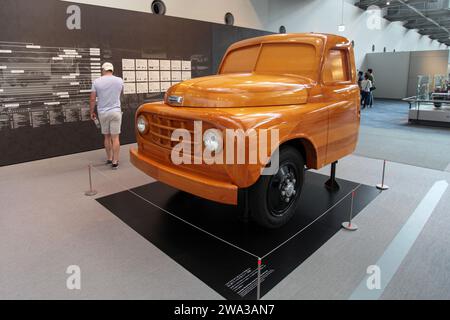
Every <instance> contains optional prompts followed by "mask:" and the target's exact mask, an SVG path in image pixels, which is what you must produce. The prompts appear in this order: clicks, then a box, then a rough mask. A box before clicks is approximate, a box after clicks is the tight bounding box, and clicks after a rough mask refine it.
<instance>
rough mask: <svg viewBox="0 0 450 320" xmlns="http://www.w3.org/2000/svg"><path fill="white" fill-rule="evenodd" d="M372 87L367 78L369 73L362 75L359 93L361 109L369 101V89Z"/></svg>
mask: <svg viewBox="0 0 450 320" xmlns="http://www.w3.org/2000/svg"><path fill="white" fill-rule="evenodd" d="M371 88H372V81H370V79H369V75H368V74H367V73H366V74H365V75H364V80H363V81H361V94H362V109H365V108H366V106H367V105H368V104H369V102H370V93H371V91H370V89H371Z"/></svg>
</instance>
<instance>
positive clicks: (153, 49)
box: [0, 0, 267, 166]
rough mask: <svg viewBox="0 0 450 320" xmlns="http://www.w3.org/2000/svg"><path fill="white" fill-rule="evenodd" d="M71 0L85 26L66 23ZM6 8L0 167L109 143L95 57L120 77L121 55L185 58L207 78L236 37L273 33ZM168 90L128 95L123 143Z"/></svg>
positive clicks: (103, 11) (46, 0) (16, 5)
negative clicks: (96, 93) (97, 107)
mask: <svg viewBox="0 0 450 320" xmlns="http://www.w3.org/2000/svg"><path fill="white" fill-rule="evenodd" d="M71 5H76V6H77V7H78V8H79V9H80V21H81V24H80V26H81V29H80V30H78V29H74V30H69V28H68V27H67V24H66V22H67V19H68V18H70V16H71V13H69V14H68V13H67V9H68V7H69V6H71ZM0 10H1V11H0V166H4V165H10V164H14V163H20V162H25V161H31V160H38V159H44V158H48V157H54V156H60V155H65V154H71V153H77V152H82V151H88V150H92V149H97V148H100V147H102V138H101V135H100V132H99V130H98V129H97V128H96V127H95V125H94V124H93V122H92V121H90V120H89V119H88V118H87V117H88V114H87V108H88V106H89V93H88V92H87V90H88V89H89V88H90V86H91V80H92V73H96V72H97V71H93V70H94V69H93V68H98V66H94V67H93V66H92V63H93V61H92V59H95V58H97V60H99V61H97V60H96V61H95V62H96V63H97V64H98V63H103V62H104V61H110V62H112V63H113V64H114V65H115V68H116V75H118V76H122V59H167V60H186V61H191V65H192V67H191V70H192V77H200V76H205V75H210V74H213V73H215V72H216V70H217V67H218V65H219V63H220V60H221V59H222V56H223V54H224V52H225V50H226V48H227V47H228V46H229V45H230V44H231V43H233V42H235V41H238V40H241V39H245V38H250V37H255V36H260V35H264V34H267V32H264V31H259V30H252V29H246V28H239V27H233V26H226V25H220V24H214V23H208V22H201V21H195V20H189V19H181V18H175V17H167V16H157V15H153V14H149V13H140V12H134V11H126V10H118V9H111V8H105V7H98V6H90V5H82V4H76V3H69V2H63V1H58V0H39V1H30V0H0ZM91 48H95V49H91ZM97 49H100V50H99V52H100V54H99V55H97V53H96V52H97V51H96V50H97ZM65 50H67V51H65ZM92 50H94V51H92ZM72 51H74V52H76V53H72ZM65 54H67V55H68V56H69V58H67V57H64V58H60V56H61V55H63V56H64V55H65ZM72 54H73V56H71V55H72ZM94 57H95V58H94ZM91 58H92V59H91ZM55 59H57V60H55ZM58 59H61V60H58ZM70 77H74V78H70ZM162 97H163V93H140V94H127V95H125V96H124V98H123V111H124V119H123V128H122V129H123V134H122V143H131V142H134V141H135V138H134V114H135V111H136V108H137V107H138V106H139V105H141V104H142V103H145V102H151V101H157V100H160V99H161V98H162Z"/></svg>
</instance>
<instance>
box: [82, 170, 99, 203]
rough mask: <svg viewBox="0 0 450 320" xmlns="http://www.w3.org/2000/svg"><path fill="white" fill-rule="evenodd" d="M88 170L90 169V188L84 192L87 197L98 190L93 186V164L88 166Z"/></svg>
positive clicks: (93, 194)
mask: <svg viewBox="0 0 450 320" xmlns="http://www.w3.org/2000/svg"><path fill="white" fill-rule="evenodd" d="M88 171H89V190H88V191H86V192H85V193H84V194H85V195H86V196H87V197H92V196H95V195H96V194H97V191H95V190H94V188H93V187H92V164H90V165H89V166H88Z"/></svg>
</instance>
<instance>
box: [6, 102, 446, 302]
mask: <svg viewBox="0 0 450 320" xmlns="http://www.w3.org/2000/svg"><path fill="white" fill-rule="evenodd" d="M380 109H381V108H380ZM380 109H379V110H377V111H375V109H373V110H367V111H364V112H363V117H364V116H365V117H369V116H374V117H375V116H376V112H377V113H379V112H381V111H380ZM370 112H372V114H371V115H370V114H369V113H370ZM365 121H366V120H363V128H362V137H361V141H363V142H364V141H365V140H367V141H369V140H371V139H372V138H371V137H369V136H368V135H365V132H367V131H369V130H370V129H371V128H370V127H369V126H367V125H365V124H364V122H365ZM394 130H396V129H394ZM421 130H423V128H422V129H421ZM372 133H373V132H372ZM418 135H420V133H419V134H418ZM373 136H375V135H373ZM373 136H372V137H373ZM447 141H448V140H447ZM447 143H448V142H447ZM384 147H385V146H384V145H383V144H381V145H380V150H381V148H384ZM128 148H129V146H125V147H124V148H123V149H122V153H123V154H122V162H121V168H120V170H118V171H112V170H110V169H109V168H107V167H105V166H104V165H102V161H103V152H102V151H101V150H97V151H92V152H87V153H80V154H75V155H70V156H64V157H59V158H53V159H47V160H42V161H36V162H30V163H25V164H19V165H14V166H9V167H3V168H0V191H1V192H0V204H1V209H0V212H1V213H0V259H1V263H0V299H221V298H222V297H221V296H220V295H219V294H217V293H216V292H215V291H214V290H213V289H211V288H210V287H208V286H207V285H205V284H204V283H203V282H202V281H201V280H199V279H198V278H196V277H195V276H193V275H192V274H191V273H189V272H188V271H187V270H185V269H184V268H183V267H181V266H180V265H179V264H177V263H176V262H175V261H173V260H172V259H171V258H170V257H169V256H167V255H166V254H165V253H163V252H162V251H160V250H159V249H158V248H157V247H155V246H154V245H153V244H152V243H150V242H148V241H147V240H146V239H144V238H143V237H141V236H140V235H139V234H138V233H136V232H135V231H133V230H132V229H131V228H130V227H128V226H127V225H126V224H125V223H123V222H122V221H121V220H119V219H118V218H117V217H116V216H115V215H113V214H111V212H109V211H108V210H107V209H106V208H104V207H103V206H102V205H100V204H99V203H98V202H97V201H95V199H93V198H90V197H86V196H85V195H84V191H86V190H87V189H88V180H87V175H88V173H87V166H88V164H89V163H93V164H94V165H95V170H94V172H93V181H94V187H95V189H96V190H98V192H99V194H98V195H97V197H101V196H105V195H109V194H113V193H116V192H119V191H123V190H126V189H128V188H132V187H136V186H140V185H144V184H147V183H149V182H152V180H151V179H150V178H148V177H146V176H145V175H143V174H141V173H140V172H139V171H138V170H136V169H135V168H134V167H133V166H132V165H131V164H130V163H129V161H128V159H127V158H128V157H127V151H128ZM366 149H367V147H366V146H364V145H363V146H362V147H361V145H360V146H359V147H358V153H360V154H361V153H363V151H361V150H366ZM373 156H374V157H379V158H386V157H385V155H384V154H381V156H377V155H373ZM394 156H398V155H392V157H394ZM393 160H395V159H393ZM439 161H441V160H440V159H436V161H435V162H433V164H431V165H429V167H436V168H435V169H429V168H423V167H424V166H426V165H424V166H422V167H419V166H412V165H407V164H401V163H398V162H389V163H388V166H387V171H386V184H387V185H389V186H390V187H391V189H390V190H388V191H385V192H383V193H381V194H380V195H379V196H378V197H377V198H375V200H374V201H373V202H371V203H370V204H369V205H368V206H367V207H366V208H365V209H364V210H363V211H362V212H361V213H360V214H359V215H358V216H357V217H356V219H355V222H356V224H357V225H358V226H359V230H358V231H356V232H347V231H344V230H341V231H339V232H338V233H337V234H336V235H335V236H334V237H333V238H331V239H330V240H329V241H328V242H326V243H325V244H324V245H323V246H322V247H321V248H320V249H319V250H317V251H316V252H315V253H313V254H312V256H310V257H309V258H308V259H307V260H306V261H305V262H304V263H302V264H301V265H300V266H299V267H298V268H297V269H296V270H295V271H294V272H292V273H291V274H290V275H288V276H287V277H286V278H285V279H284V280H283V281H281V282H280V283H279V284H278V285H277V286H276V287H275V288H273V289H272V290H271V291H270V292H269V293H268V294H267V295H266V296H265V297H264V299H348V298H349V297H351V296H352V297H354V298H355V297H356V298H358V290H357V288H358V286H359V284H360V283H361V281H362V280H363V279H364V277H365V275H366V269H367V267H368V266H369V265H373V264H376V263H377V261H379V260H380V259H381V258H383V257H384V258H386V255H387V254H388V251H389V250H388V249H389V248H390V246H391V244H392V243H393V241H394V240H395V239H397V237H396V236H397V235H398V234H399V233H400V232H401V230H402V227H404V225H405V224H406V223H407V222H408V223H409V224H412V225H413V227H414V226H415V224H416V223H417V221H415V220H414V219H410V217H411V216H413V214H414V212H416V211H417V208H418V207H420V205H419V204H420V203H421V202H422V200H423V199H424V197H426V195H427V193H428V192H429V190H430V189H431V188H432V187H433V185H434V184H435V183H436V182H437V181H440V180H445V181H447V183H450V172H447V171H445V168H446V167H447V165H445V166H444V165H440V164H439ZM449 162H450V161H449ZM447 164H448V162H447ZM437 168H440V169H439V170H437ZM381 170H382V162H381V161H380V160H378V159H373V158H368V157H364V156H361V155H352V156H349V157H346V158H345V159H343V160H342V161H340V163H339V166H338V172H337V175H338V177H341V178H344V179H347V180H352V181H357V182H360V183H364V184H367V185H375V184H377V183H379V182H380V179H381ZM328 171H329V168H324V169H322V170H320V172H322V173H328ZM449 212H450V188H447V190H446V191H445V193H444V194H443V195H442V197H441V198H440V201H439V203H438V205H437V207H436V208H435V210H434V211H433V212H432V214H431V216H430V217H429V219H428V220H427V221H425V222H426V224H425V225H424V227H423V229H420V230H418V231H420V233H418V237H417V239H416V238H414V239H412V241H413V243H414V244H413V246H412V247H411V248H410V250H409V251H408V252H407V255H406V256H405V258H404V259H403V260H402V261H401V264H400V265H399V266H398V268H394V269H393V270H390V272H391V273H392V274H391V276H392V279H391V281H390V282H389V283H388V285H387V287H386V288H385V289H384V291H383V292H381V293H380V294H381V296H380V298H381V299H450V234H449V232H448V230H450V215H449ZM417 227H418V228H419V227H420V224H417ZM420 228H421V227H420ZM410 240H411V239H410ZM69 265H79V266H80V267H81V271H82V289H81V290H79V291H78V290H74V291H70V290H68V289H67V288H66V279H67V277H68V275H67V274H66V273H65V271H66V268H67V267H68V266H69Z"/></svg>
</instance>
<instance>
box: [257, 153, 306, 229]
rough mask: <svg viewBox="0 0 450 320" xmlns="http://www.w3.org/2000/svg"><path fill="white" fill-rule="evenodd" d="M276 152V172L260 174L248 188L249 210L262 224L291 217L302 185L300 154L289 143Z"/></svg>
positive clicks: (279, 222)
mask: <svg viewBox="0 0 450 320" xmlns="http://www.w3.org/2000/svg"><path fill="white" fill-rule="evenodd" d="M279 152H280V154H279V169H278V171H277V173H276V174H274V175H270V176H261V177H260V178H259V180H258V182H256V183H255V184H254V185H253V186H252V187H250V189H249V205H250V214H251V216H252V218H253V219H254V220H255V221H256V222H257V223H258V224H260V225H261V226H263V227H266V228H279V227H281V226H283V225H284V224H286V223H287V222H288V221H289V220H290V219H291V218H292V216H293V215H294V214H295V209H296V207H297V202H298V199H299V198H300V193H301V190H302V187H303V180H304V168H305V160H304V159H303V156H302V155H301V154H300V152H298V151H297V149H295V148H294V147H291V146H283V147H281V148H280V151H279Z"/></svg>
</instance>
